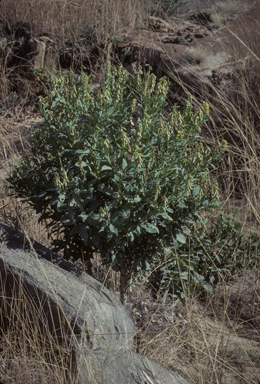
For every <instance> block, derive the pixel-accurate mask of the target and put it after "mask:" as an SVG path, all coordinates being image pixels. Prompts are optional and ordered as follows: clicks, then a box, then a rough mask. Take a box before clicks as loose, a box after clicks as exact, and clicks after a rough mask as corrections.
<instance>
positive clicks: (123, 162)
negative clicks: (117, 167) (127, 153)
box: [122, 159, 127, 171]
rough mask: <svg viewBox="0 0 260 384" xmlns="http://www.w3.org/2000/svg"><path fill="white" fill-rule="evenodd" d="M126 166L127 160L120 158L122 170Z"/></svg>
mask: <svg viewBox="0 0 260 384" xmlns="http://www.w3.org/2000/svg"><path fill="white" fill-rule="evenodd" d="M126 167H127V161H126V160H125V159H123V160H122V169H123V171H124V170H125V169H126Z"/></svg>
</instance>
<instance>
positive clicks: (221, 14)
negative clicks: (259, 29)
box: [210, 0, 246, 27]
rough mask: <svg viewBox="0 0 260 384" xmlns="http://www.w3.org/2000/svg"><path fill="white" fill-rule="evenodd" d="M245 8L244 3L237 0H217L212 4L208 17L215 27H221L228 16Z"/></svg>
mask: <svg viewBox="0 0 260 384" xmlns="http://www.w3.org/2000/svg"><path fill="white" fill-rule="evenodd" d="M245 9H246V7H245V6H244V4H243V3H242V2H240V1H237V0H228V1H219V2H217V3H215V4H214V7H213V10H212V14H211V16H210V18H211V20H212V21H213V23H214V24H215V25H216V26H217V27H222V26H223V25H224V24H225V22H226V21H227V20H228V18H230V17H231V16H234V15H236V14H238V13H241V12H243V11H244V10H245Z"/></svg>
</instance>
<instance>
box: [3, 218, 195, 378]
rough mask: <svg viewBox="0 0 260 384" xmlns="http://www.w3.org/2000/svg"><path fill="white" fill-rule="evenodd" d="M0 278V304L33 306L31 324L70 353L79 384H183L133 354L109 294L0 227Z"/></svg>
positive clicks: (126, 326) (126, 323)
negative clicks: (23, 302) (22, 302)
mask: <svg viewBox="0 0 260 384" xmlns="http://www.w3.org/2000/svg"><path fill="white" fill-rule="evenodd" d="M0 272H1V284H0V291H2V292H0V295H1V297H4V300H3V299H1V300H2V303H1V302H0V303H1V304H3V302H4V301H5V302H6V301H8V300H10V306H11V305H12V302H13V299H14V298H16V296H17V298H18V296H19V298H20V299H21V295H24V296H23V297H26V298H28V299H29V300H30V302H31V303H33V306H34V308H35V309H36V313H37V319H35V318H32V319H31V321H39V323H40V324H39V325H40V327H41V328H42V330H43V332H44V328H45V327H46V324H48V327H49V329H50V331H51V332H52V335H53V337H54V338H57V340H59V342H60V343H61V344H62V345H65V346H66V348H69V349H70V351H71V360H72V362H73V366H74V367H75V369H76V371H77V374H78V378H79V379H78V381H79V384H92V383H103V384H112V383H113V384H121V383H125V384H127V383H129V384H134V383H138V384H146V383H147V384H151V383H153V384H156V383H158V384H159V383H160V384H163V383H171V384H177V383H178V384H188V381H187V380H185V379H184V378H182V377H181V376H180V375H179V374H177V373H174V372H172V371H170V370H168V369H166V368H163V367H161V366H160V365H158V364H157V363H155V362H154V361H152V360H150V359H148V358H146V357H144V356H141V355H139V354H137V353H135V351H134V347H133V337H134V333H135V328H134V324H133V322H132V320H131V318H130V315H129V313H128V311H127V309H126V308H125V307H124V306H123V305H122V304H121V303H120V301H119V300H118V299H117V297H116V296H115V295H114V294H113V293H112V292H110V291H109V290H108V289H106V288H105V287H104V286H103V285H102V284H100V283H99V282H97V281H96V280H95V279H93V278H92V277H90V276H89V275H87V274H86V273H85V272H84V271H82V270H80V269H79V268H77V267H76V266H75V265H73V264H71V263H69V262H67V261H66V260H64V259H63V258H62V257H60V256H58V255H57V254H55V253H53V252H51V251H50V250H49V249H47V248H45V247H43V246H41V245H40V244H39V243H35V242H34V244H33V245H32V242H31V241H30V240H29V241H27V240H26V239H25V236H24V235H23V234H22V233H20V232H18V231H16V230H15V229H13V228H11V227H10V226H8V225H6V224H4V223H2V222H0ZM21 287H22V290H21ZM21 291H22V293H21ZM8 298H9V299H8ZM34 313H35V312H34Z"/></svg>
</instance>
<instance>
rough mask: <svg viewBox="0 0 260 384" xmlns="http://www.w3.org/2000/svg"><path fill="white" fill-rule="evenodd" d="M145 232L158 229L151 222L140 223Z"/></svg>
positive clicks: (157, 230) (155, 231)
mask: <svg viewBox="0 0 260 384" xmlns="http://www.w3.org/2000/svg"><path fill="white" fill-rule="evenodd" d="M140 227H141V228H143V229H144V230H145V231H146V232H147V233H159V229H158V228H157V227H156V226H155V225H154V224H151V223H145V224H141V225H140Z"/></svg>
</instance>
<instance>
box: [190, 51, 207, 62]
mask: <svg viewBox="0 0 260 384" xmlns="http://www.w3.org/2000/svg"><path fill="white" fill-rule="evenodd" d="M188 54H189V56H191V58H192V59H193V60H195V62H196V63H197V64H201V63H203V62H204V61H205V59H206V57H207V56H208V55H209V52H208V51H207V50H206V49H205V48H204V47H196V48H190V49H189V50H188Z"/></svg>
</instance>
